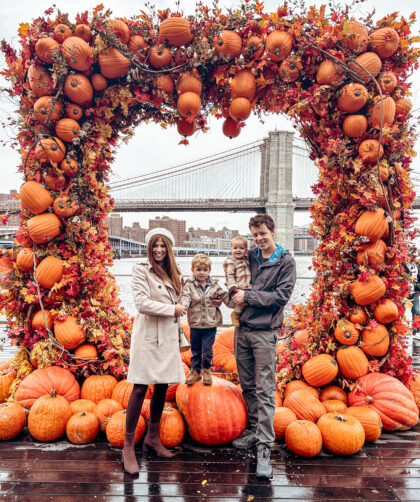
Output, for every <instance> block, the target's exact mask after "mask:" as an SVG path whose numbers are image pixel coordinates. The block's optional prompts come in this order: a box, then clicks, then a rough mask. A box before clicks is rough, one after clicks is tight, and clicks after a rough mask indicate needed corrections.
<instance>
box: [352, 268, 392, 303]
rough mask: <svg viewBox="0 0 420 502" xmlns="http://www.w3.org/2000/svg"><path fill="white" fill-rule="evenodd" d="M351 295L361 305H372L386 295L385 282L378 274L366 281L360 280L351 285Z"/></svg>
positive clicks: (370, 276)
mask: <svg viewBox="0 0 420 502" xmlns="http://www.w3.org/2000/svg"><path fill="white" fill-rule="evenodd" d="M349 291H350V294H351V295H352V296H353V298H354V301H355V302H356V303H358V304H359V305H370V304H371V303H374V302H376V300H379V298H382V297H383V296H384V294H385V293H386V286H385V284H384V282H383V280H382V279H381V278H380V277H379V276H377V275H376V274H372V275H369V276H368V277H367V279H366V280H363V281H361V280H360V279H359V278H358V279H356V280H355V281H353V282H352V283H351V284H350V288H349Z"/></svg>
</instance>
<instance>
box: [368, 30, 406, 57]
mask: <svg viewBox="0 0 420 502" xmlns="http://www.w3.org/2000/svg"><path fill="white" fill-rule="evenodd" d="M370 46H371V48H372V50H374V51H375V52H377V53H378V54H379V56H380V57H381V58H383V59H385V58H389V57H391V56H392V55H393V54H394V53H395V52H396V51H397V50H398V48H399V46H400V37H399V35H398V33H397V32H396V31H395V30H394V29H393V28H389V27H386V28H380V29H379V30H375V31H374V32H373V33H372V34H371V36H370Z"/></svg>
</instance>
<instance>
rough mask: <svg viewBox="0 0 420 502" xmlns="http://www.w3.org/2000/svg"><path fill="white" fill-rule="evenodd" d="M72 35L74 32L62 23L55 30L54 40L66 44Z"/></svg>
mask: <svg viewBox="0 0 420 502" xmlns="http://www.w3.org/2000/svg"><path fill="white" fill-rule="evenodd" d="M72 35H73V32H72V31H71V29H70V28H69V27H68V26H67V25H66V24H63V23H60V24H57V26H56V27H55V28H54V38H55V39H56V40H57V42H60V43H61V42H64V40H65V39H66V38H68V37H71V36H72Z"/></svg>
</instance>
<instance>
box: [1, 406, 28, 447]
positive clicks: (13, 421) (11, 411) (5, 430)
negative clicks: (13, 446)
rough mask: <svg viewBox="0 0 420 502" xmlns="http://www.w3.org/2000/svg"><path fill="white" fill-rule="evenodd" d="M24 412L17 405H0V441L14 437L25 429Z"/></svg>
mask: <svg viewBox="0 0 420 502" xmlns="http://www.w3.org/2000/svg"><path fill="white" fill-rule="evenodd" d="M25 423H26V414H25V410H24V409H23V408H22V406H20V404H17V403H1V404H0V441H8V440H9V439H12V438H14V437H16V436H17V435H18V434H20V432H21V431H22V429H23V428H24V427H25Z"/></svg>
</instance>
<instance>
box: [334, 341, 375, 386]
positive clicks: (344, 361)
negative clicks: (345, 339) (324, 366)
mask: <svg viewBox="0 0 420 502" xmlns="http://www.w3.org/2000/svg"><path fill="white" fill-rule="evenodd" d="M336 358H337V363H338V367H339V368H340V372H341V374H342V375H343V376H344V377H345V378H351V379H353V380H355V379H356V378H359V377H361V376H363V375H366V374H367V372H368V371H369V361H368V359H367V357H366V355H365V354H364V352H363V351H362V350H361V349H359V347H356V345H347V346H345V347H340V348H339V349H338V350H337V354H336Z"/></svg>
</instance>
